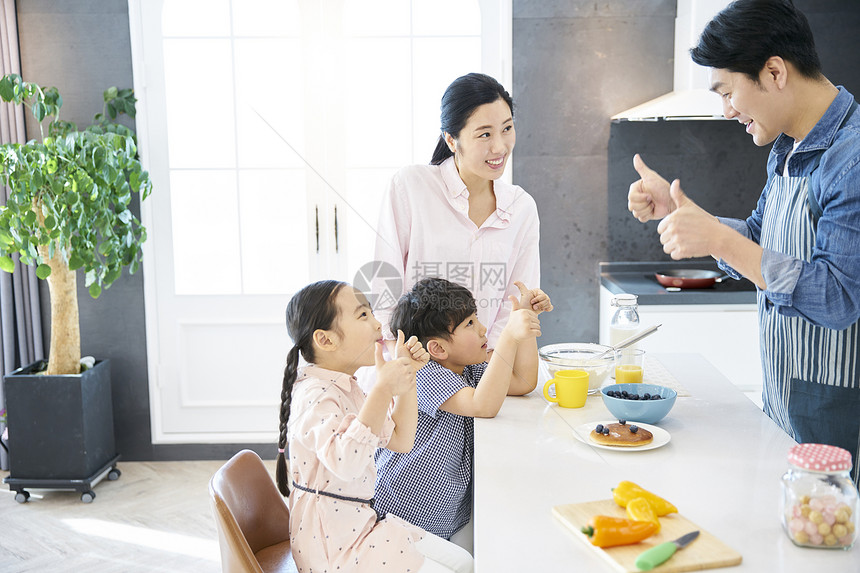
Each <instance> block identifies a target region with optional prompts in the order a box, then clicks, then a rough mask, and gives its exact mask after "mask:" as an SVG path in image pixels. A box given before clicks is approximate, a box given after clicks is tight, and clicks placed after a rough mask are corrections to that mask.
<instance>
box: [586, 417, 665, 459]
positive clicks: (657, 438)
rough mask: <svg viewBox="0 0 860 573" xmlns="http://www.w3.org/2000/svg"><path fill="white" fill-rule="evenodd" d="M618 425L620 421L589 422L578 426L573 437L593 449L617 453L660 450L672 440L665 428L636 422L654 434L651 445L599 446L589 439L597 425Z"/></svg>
mask: <svg viewBox="0 0 860 573" xmlns="http://www.w3.org/2000/svg"><path fill="white" fill-rule="evenodd" d="M617 423H618V420H609V421H608V422H588V423H587V424H582V425H580V426H577V427H576V429H575V430H574V431H573V435H574V436H576V438H577V439H578V440H579V441H580V442H583V443H585V444H588V445H589V446H591V447H594V448H601V449H604V450H613V451H616V452H623V451H627V452H643V451H645V450H653V449H655V448H659V447H660V446H665V445H666V444H668V443H669V440H670V439H671V436H670V435H669V432H667V431H666V430H664V429H663V428H658V427H657V426H652V425H651V424H642V423H640V422H635V425H636V426H639V427H640V428H645V429H646V430H648V431H649V432H651V433H652V434H654V439H653V440H651V442H650V443H647V444H645V445H644V446H607V445H605V444H597V443H595V442H592V441H591V439H590V438H589V437H588V435H589V434H591V430H593V429H594V428H596V427H597V424H603V425H604V426H605V425H607V424H617ZM627 423H628V424H630V425H634V423H633V422H627Z"/></svg>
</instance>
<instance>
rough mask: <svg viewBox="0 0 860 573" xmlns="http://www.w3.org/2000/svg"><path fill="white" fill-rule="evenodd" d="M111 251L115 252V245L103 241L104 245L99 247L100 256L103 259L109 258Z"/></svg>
mask: <svg viewBox="0 0 860 573" xmlns="http://www.w3.org/2000/svg"><path fill="white" fill-rule="evenodd" d="M111 250H113V245H111V244H110V242H108V241H102V243H101V244H100V245H99V254H100V255H101V256H103V257H105V256H107V254H108V253H109V252H111Z"/></svg>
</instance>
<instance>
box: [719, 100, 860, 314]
mask: <svg viewBox="0 0 860 573" xmlns="http://www.w3.org/2000/svg"><path fill="white" fill-rule="evenodd" d="M853 103H854V96H852V95H851V94H850V93H849V92H848V91H847V90H845V88H843V87H842V86H840V87H839V94H838V95H837V96H836V99H835V100H833V103H832V104H830V107H829V108H827V112H825V114H824V115H823V116H822V118H821V119H820V120H819V121H818V123H817V124H815V127H813V128H812V131H810V132H809V134H808V135H807V136H806V137H805V138H804V139H803V141H802V142H801V144H800V146H798V148H797V150H796V151H795V153H794V154H793V155H792V156H791V158H790V159H789V164H788V172H789V175H790V176H792V177H803V176H808V175H809V174H810V173H811V172H812V171H813V170H815V169H816V167H815V165H816V159H817V158H818V159H820V161H819V163H818V167H817V173H816V179H817V180H818V185H815V186H813V191H814V196H815V198H816V199H817V201H818V204H819V205H820V206H821V208H822V210H823V214H822V215H821V218H820V219H819V220H818V225H817V232H816V236H815V245H814V247H813V250H812V260H811V261H810V262H804V261H802V260H800V259H796V258H794V257H791V256H788V255H786V254H783V253H779V252H775V251H771V250H769V249H764V253H763V254H762V259H761V272H762V276H763V277H764V280H765V283H766V284H767V290H766V291H765V292H764V294H765V296H766V297H767V299H768V301H769V302H770V303H772V304H773V305H775V306H776V310H777V312H780V313H781V314H783V315H785V316H801V317H803V318H805V319H807V320H808V321H809V322H811V323H813V324H816V325H819V326H824V327H826V328H831V329H834V330H842V329H844V328H848V327H849V326H851V325H852V324H853V323H855V322H856V321H857V320H858V318H860V110H855V111H854V112H853V113H852V114H851V116H850V118H848V120H847V121H845V123H844V125H843V120H845V116H846V115H848V112H849V111H850V110H851V107H852V105H853ZM793 145H794V140H793V139H792V138H791V137H788V136H786V135H785V134H780V136H779V137H777V138H776V141H775V143H774V144H773V148H772V149H771V151H770V156H769V157H768V160H767V184H765V187H764V191H762V194H761V197H760V198H759V200H758V205H757V206H756V209H755V210H754V211H753V212H752V215H750V216H749V217H748V218H747V219H746V221H742V220H739V219H725V218H720V221H721V222H722V223H724V224H726V225H728V226H730V227H732V228H733V229H735V230H736V231H738V232H739V233H741V234H742V235H744V236H746V237H748V238H750V239H752V240H753V241H755V242H757V243H759V242H760V237H761V225H762V217H763V214H764V206H765V203H766V202H767V195H768V191H769V190H770V188H771V186H772V184H773V181H774V178H775V177H778V176H779V175H780V174H782V172H783V164H784V162H785V158H786V155H788V153H789V152H790V151H791V148H792V146H793ZM719 266H720V268H722V269H723V270H725V271H726V272H728V273H729V274H730V275H731V276H733V277H735V278H739V276H740V275H739V274H738V273H737V272H736V271H735V270H734V269H732V268H731V267H729V266H728V265H727V264H725V262H724V261H723V260H720V261H719Z"/></svg>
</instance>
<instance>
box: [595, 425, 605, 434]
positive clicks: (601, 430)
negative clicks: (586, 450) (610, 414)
mask: <svg viewBox="0 0 860 573" xmlns="http://www.w3.org/2000/svg"><path fill="white" fill-rule="evenodd" d="M594 431H595V432H597V433H598V434H602V433H603V424H597V427H596V428H594Z"/></svg>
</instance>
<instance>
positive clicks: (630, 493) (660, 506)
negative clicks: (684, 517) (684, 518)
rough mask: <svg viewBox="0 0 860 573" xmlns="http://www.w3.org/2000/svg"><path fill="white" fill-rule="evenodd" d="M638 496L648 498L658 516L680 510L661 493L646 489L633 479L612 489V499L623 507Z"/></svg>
mask: <svg viewBox="0 0 860 573" xmlns="http://www.w3.org/2000/svg"><path fill="white" fill-rule="evenodd" d="M637 497H644V498H645V499H646V500H648V503H650V504H651V507H653V508H654V513H656V514H657V515H658V516H663V515H668V514H670V513H677V512H678V508H677V507H675V506H674V505H672V504H671V503H669V502H668V501H666V500H665V499H663V498H662V497H660V496H659V495H656V494H653V493H651V492H650V491H648V490H646V489H642V488H641V487H639V486H638V485H636V484H635V483H633V482H632V481H622V482H620V483H619V484H618V485H617V486H615V487H614V488H613V489H612V499H614V500H615V503H617V504H618V505H620V506H621V507H627V504H628V503H629V502H630V500H632V499H636V498H637Z"/></svg>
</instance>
